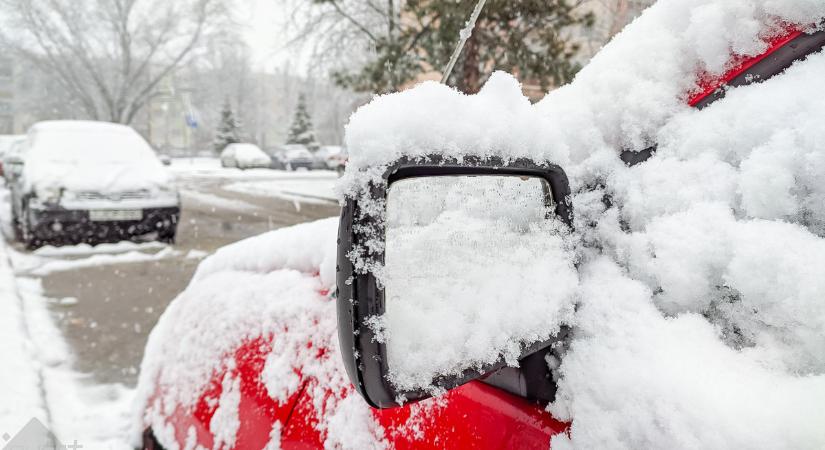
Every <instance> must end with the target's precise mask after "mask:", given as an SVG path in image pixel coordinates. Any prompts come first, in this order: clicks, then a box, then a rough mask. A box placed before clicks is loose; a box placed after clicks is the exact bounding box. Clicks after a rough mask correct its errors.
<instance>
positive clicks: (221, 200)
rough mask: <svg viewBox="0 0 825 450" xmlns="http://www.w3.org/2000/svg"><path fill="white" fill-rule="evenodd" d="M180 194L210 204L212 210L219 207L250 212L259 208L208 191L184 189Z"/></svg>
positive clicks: (185, 197)
mask: <svg viewBox="0 0 825 450" xmlns="http://www.w3.org/2000/svg"><path fill="white" fill-rule="evenodd" d="M180 193H181V196H183V198H184V199H187V198H188V199H192V200H194V201H196V202H198V203H203V204H206V205H210V206H212V207H213V208H214V209H213V211H215V210H217V209H218V208H220V209H228V210H231V211H240V212H250V211H255V210H257V209H259V208H258V207H257V206H255V205H253V204H251V203H248V202H245V201H243V200H238V199H234V198H225V197H221V196H219V195H215V194H210V193H208V192H199V191H196V190H189V189H184V190H181V192H180Z"/></svg>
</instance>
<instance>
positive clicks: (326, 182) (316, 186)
mask: <svg viewBox="0 0 825 450" xmlns="http://www.w3.org/2000/svg"><path fill="white" fill-rule="evenodd" d="M321 173H323V174H324V175H325V176H313V177H311V178H299V177H297V176H296V177H293V178H285V179H277V180H268V181H241V182H235V183H232V184H228V185H226V186H224V187H223V189H225V190H227V191H231V192H240V193H242V194H249V195H257V196H264V197H279V198H285V199H288V200H293V199H297V200H299V201H301V202H303V203H330V202H337V201H338V200H337V197H336V196H335V190H334V188H335V183H336V182H337V181H338V176H337V175H336V174H335V173H334V172H321Z"/></svg>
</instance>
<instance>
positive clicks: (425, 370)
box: [337, 156, 578, 408]
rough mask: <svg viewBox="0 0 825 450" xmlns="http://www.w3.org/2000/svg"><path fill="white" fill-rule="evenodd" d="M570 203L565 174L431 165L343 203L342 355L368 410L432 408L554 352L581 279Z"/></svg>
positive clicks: (497, 165) (402, 164)
mask: <svg viewBox="0 0 825 450" xmlns="http://www.w3.org/2000/svg"><path fill="white" fill-rule="evenodd" d="M569 194H570V188H569V184H568V180H567V176H566V175H565V173H564V171H563V170H562V169H561V168H560V167H558V166H555V165H551V164H537V163H534V162H531V161H528V160H516V161H509V162H508V161H503V160H500V159H482V158H464V159H462V160H461V161H460V162H459V161H456V160H449V159H444V158H441V157H437V156H433V157H429V158H426V159H422V160H414V159H406V158H405V159H402V160H399V161H398V162H396V163H395V164H393V165H391V166H390V167H389V168H388V169H387V170H386V172H385V173H384V176H383V178H382V179H381V180H379V181H372V182H369V183H368V186H365V188H364V189H363V192H362V193H361V194H359V195H358V196H357V197H348V198H347V199H346V200H345V203H344V207H343V209H342V215H341V223H340V227H339V240H338V274H337V287H338V298H337V311H338V333H339V343H340V347H341V351H342V354H343V357H344V364H345V366H346V370H347V374H348V376H349V378H350V380H351V381H352V383H353V385H354V386H355V388H356V389H357V390H358V392H359V393H360V394H361V395H362V396H363V397H364V398H365V399H366V401H367V403H369V404H370V405H371V406H373V407H377V408H390V407H396V406H400V405H402V404H404V403H405V402H408V401H416V400H421V399H424V398H427V397H430V396H432V395H434V394H437V393H439V392H444V391H446V390H449V389H453V388H455V387H458V386H460V385H462V384H464V383H467V382H469V381H472V380H474V379H476V378H479V377H481V376H483V375H486V374H488V373H491V372H493V371H495V370H498V369H500V368H502V367H504V366H506V365H511V366H512V365H514V364H515V363H516V362H517V361H518V360H519V359H521V358H522V357H524V356H527V355H529V354H532V353H534V352H536V351H538V350H541V349H543V348H546V347H548V346H549V345H550V344H552V343H553V342H554V341H555V334H556V333H558V331H559V329H560V322H558V323H556V325H555V326H554V325H552V323H553V322H554V320H555V319H558V317H561V316H565V315H569V314H572V308H573V306H572V305H573V301H572V300H571V299H572V296H573V292H574V289H575V285H576V283H577V280H578V278H577V274H576V270H575V264H574V261H573V259H574V258H573V257H572V250H571V249H570V246H569V245H568V244H569V239H568V238H569V236H570V231H571V229H572V208H571V204H570V199H569Z"/></svg>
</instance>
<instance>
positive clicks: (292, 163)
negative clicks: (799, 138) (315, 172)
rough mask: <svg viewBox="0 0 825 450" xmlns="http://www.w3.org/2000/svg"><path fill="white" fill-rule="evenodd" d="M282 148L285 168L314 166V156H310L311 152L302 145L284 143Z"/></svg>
mask: <svg viewBox="0 0 825 450" xmlns="http://www.w3.org/2000/svg"><path fill="white" fill-rule="evenodd" d="M284 150H285V153H284V156H285V159H284V163H285V164H286V170H298V169H301V168H303V169H307V170H312V169H313V168H314V167H315V158H314V157H313V156H312V152H310V151H309V150H308V149H307V148H306V147H304V146H303V145H297V144H292V145H285V146H284Z"/></svg>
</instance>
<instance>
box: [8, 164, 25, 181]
mask: <svg viewBox="0 0 825 450" xmlns="http://www.w3.org/2000/svg"><path fill="white" fill-rule="evenodd" d="M5 170H7V171H8V172H9V175H11V179H12V180H15V179H17V178H18V177H20V175H22V174H23V163H22V162H20V161H9V162H7V163H6V167H5Z"/></svg>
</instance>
